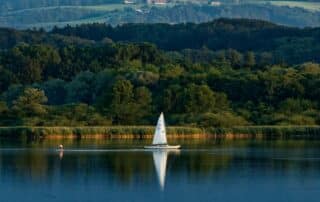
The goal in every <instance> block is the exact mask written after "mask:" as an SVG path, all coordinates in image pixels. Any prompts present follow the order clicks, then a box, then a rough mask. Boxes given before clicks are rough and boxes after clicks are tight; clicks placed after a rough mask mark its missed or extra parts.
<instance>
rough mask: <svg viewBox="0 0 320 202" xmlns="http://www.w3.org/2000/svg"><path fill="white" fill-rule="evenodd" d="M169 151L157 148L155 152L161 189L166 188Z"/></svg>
mask: <svg viewBox="0 0 320 202" xmlns="http://www.w3.org/2000/svg"><path fill="white" fill-rule="evenodd" d="M167 158H168V152H166V151H163V150H157V151H154V152H153V162H154V166H155V168H156V173H157V176H158V181H159V185H160V187H161V189H162V190H163V189H164V185H165V179H166V169H167Z"/></svg>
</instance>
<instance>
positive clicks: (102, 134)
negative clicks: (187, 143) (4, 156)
mask: <svg viewBox="0 0 320 202" xmlns="http://www.w3.org/2000/svg"><path fill="white" fill-rule="evenodd" d="M153 133H154V127H153V126H99V127H98V126H97V127H31V126H30V127H29V126H21V127H0V138H8V139H29V140H36V139H42V138H79V139H85V138H106V139H149V138H152V137H153ZM167 134H168V138H195V139H196V138H265V139H267V138H313V139H316V138H320V126H243V127H231V128H206V129H204V128H196V127H168V128H167Z"/></svg>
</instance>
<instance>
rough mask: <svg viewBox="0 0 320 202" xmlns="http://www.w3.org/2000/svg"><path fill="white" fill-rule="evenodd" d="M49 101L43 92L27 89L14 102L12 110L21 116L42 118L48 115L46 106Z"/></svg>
mask: <svg viewBox="0 0 320 202" xmlns="http://www.w3.org/2000/svg"><path fill="white" fill-rule="evenodd" d="M47 101H48V99H47V97H46V95H45V94H44V92H43V91H42V90H39V89H35V88H26V89H25V90H24V91H23V92H22V94H21V95H20V96H19V97H18V98H17V99H16V100H15V101H13V106H12V109H13V110H14V112H16V113H17V114H19V115H20V116H23V117H24V116H25V117H31V116H42V115H44V114H46V113H47V109H46V107H45V106H44V104H45V103H46V102H47Z"/></svg>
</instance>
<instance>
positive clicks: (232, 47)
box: [0, 19, 320, 127]
mask: <svg viewBox="0 0 320 202" xmlns="http://www.w3.org/2000/svg"><path fill="white" fill-rule="evenodd" d="M138 30H139V31H140V33H141V35H140V38H138V36H139V35H138V32H139V31H138ZM147 33H149V35H147ZM151 36H153V37H151ZM178 36H179V37H178ZM318 36H319V30H318V29H317V28H314V29H309V28H306V29H298V28H289V27H284V26H278V25H274V24H271V23H267V22H264V21H256V20H227V19H221V20H216V21H213V22H210V23H203V24H179V25H174V26H173V25H167V24H154V25H135V24H130V25H124V26H119V27H116V28H112V27H110V26H107V25H105V24H94V25H83V26H78V27H74V28H72V27H66V28H61V29H59V28H55V29H54V30H53V31H52V32H45V31H44V30H26V31H16V30H12V29H1V30H0V41H1V43H0V46H1V51H0V93H1V101H0V124H1V125H2V126H18V125H28V126H105V125H150V124H154V122H155V120H156V118H157V116H158V115H159V113H160V112H164V113H165V115H166V120H167V123H168V124H169V125H183V126H201V127H208V126H215V127H231V126H248V125H317V124H320V115H319V114H320V113H319V112H320V102H319V100H320V88H319V87H320V65H319V64H318V62H320V61H319V59H320V58H319V55H318V54H317V53H319V47H320V45H319V37H318ZM226 42H229V43H226Z"/></svg>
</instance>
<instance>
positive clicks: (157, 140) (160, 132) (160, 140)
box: [152, 113, 168, 145]
mask: <svg viewBox="0 0 320 202" xmlns="http://www.w3.org/2000/svg"><path fill="white" fill-rule="evenodd" d="M152 144H153V145H159V144H168V143H167V135H166V126H165V122H164V116H163V113H161V114H160V117H159V119H158V123H157V127H156V131H155V134H154V137H153V141H152Z"/></svg>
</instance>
